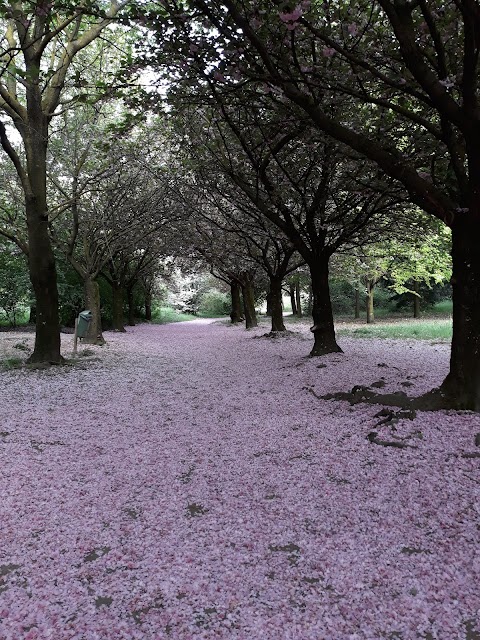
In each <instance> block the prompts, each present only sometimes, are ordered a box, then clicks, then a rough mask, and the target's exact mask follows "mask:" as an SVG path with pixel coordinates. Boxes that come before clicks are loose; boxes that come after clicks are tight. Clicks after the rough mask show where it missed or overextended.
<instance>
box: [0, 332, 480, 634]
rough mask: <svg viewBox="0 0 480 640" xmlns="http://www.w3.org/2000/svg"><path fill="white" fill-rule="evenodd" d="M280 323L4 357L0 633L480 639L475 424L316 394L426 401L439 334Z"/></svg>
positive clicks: (439, 363)
mask: <svg viewBox="0 0 480 640" xmlns="http://www.w3.org/2000/svg"><path fill="white" fill-rule="evenodd" d="M295 331H296V332H295V333H293V334H289V335H288V336H286V337H285V338H278V339H269V338H266V337H262V335H263V334H265V333H266V328H265V327H263V328H259V329H256V330H253V331H248V332H247V331H245V330H244V329H243V328H241V327H231V326H228V325H226V324H221V323H215V324H208V323H202V322H199V323H180V324H174V325H165V326H148V325H140V326H138V327H135V328H132V329H129V330H128V332H127V334H122V335H117V334H106V337H107V340H108V344H107V345H106V346H104V347H93V348H91V350H90V351H89V352H87V357H79V358H78V363H77V364H75V365H70V366H65V367H56V368H51V369H47V370H34V371H32V370H30V369H26V368H19V369H5V368H4V369H3V370H2V371H1V373H0V376H1V379H2V394H1V398H0V407H1V417H2V423H1V425H0V465H1V466H0V468H1V474H0V482H1V491H2V494H1V495H2V500H1V503H0V541H1V542H0V638H1V640H34V639H37V640H160V639H166V640H168V639H172V640H189V639H196V638H206V639H214V638H226V639H230V638H231V639H232V640H233V639H235V638H237V639H245V640H247V639H248V640H250V639H251V640H256V639H260V638H262V639H268V640H281V639H292V640H293V639H295V640H307V639H315V640H376V639H379V640H380V639H382V640H383V639H388V640H396V639H399V640H417V639H425V640H457V639H458V640H478V639H479V638H480V553H479V551H480V549H479V539H480V500H479V494H480V473H479V469H480V458H479V456H478V455H476V454H478V452H480V447H479V446H476V434H478V433H480V417H479V416H478V415H475V414H472V413H468V412H463V413H460V412H445V411H443V412H436V413H434V412H417V413H416V414H415V413H409V412H405V411H403V413H402V410H401V409H395V408H392V407H389V409H388V410H384V411H383V412H382V406H375V405H371V404H362V403H360V404H355V405H353V406H352V405H351V404H350V403H349V402H346V401H338V400H324V399H321V396H323V395H327V394H332V393H336V392H339V391H349V390H351V389H352V387H353V386H355V385H364V386H371V385H373V387H371V388H373V389H377V390H383V391H385V392H389V391H395V390H404V391H406V392H407V393H408V394H409V395H412V396H416V395H420V394H422V393H424V392H425V391H427V390H429V389H430V388H432V387H435V386H438V384H439V383H440V382H441V381H442V379H443V378H444V376H445V374H446V371H447V367H448V355H449V353H448V352H449V349H448V345H445V344H432V343H429V342H423V341H410V342H409V341H404V342H400V341H394V340H362V339H351V338H342V339H341V340H340V344H341V346H342V348H343V350H344V354H333V355H330V356H326V357H324V358H308V357H306V355H307V354H308V352H309V349H310V346H311V338H310V336H309V335H308V331H305V332H301V331H299V329H298V328H296V329H295ZM31 340H32V336H31V335H28V334H12V333H5V334H1V335H0V354H4V355H9V354H11V353H14V352H15V350H16V351H17V353H18V352H19V351H22V348H21V347H19V346H18V345H19V344H23V345H24V348H28V347H29V346H30V344H31ZM71 342H72V336H64V351H65V355H68V352H69V351H70V350H71ZM89 349H90V347H89ZM88 354H89V355H88ZM21 355H22V354H21ZM372 434H374V435H372ZM478 441H479V438H477V443H478ZM393 443H400V446H395V444H393Z"/></svg>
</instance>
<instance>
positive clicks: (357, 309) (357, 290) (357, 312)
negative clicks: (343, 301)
mask: <svg viewBox="0 0 480 640" xmlns="http://www.w3.org/2000/svg"><path fill="white" fill-rule="evenodd" d="M358 318H360V287H359V286H358V285H357V286H356V287H355V320H358Z"/></svg>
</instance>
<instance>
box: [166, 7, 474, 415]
mask: <svg viewBox="0 0 480 640" xmlns="http://www.w3.org/2000/svg"><path fill="white" fill-rule="evenodd" d="M164 4H165V5H166V6H167V7H168V8H169V9H170V10H171V12H172V13H171V15H173V16H174V17H176V16H178V7H177V6H176V3H174V2H166V3H164ZM191 6H192V7H194V8H195V9H196V10H197V11H199V12H200V13H201V14H203V20H204V22H203V24H204V25H205V26H204V28H203V30H202V29H200V30H197V31H196V32H195V29H197V26H198V24H199V23H198V22H197V21H195V25H193V22H192V20H188V17H187V18H185V19H184V21H183V23H181V24H180V28H181V29H182V33H183V35H184V37H185V39H186V40H187V39H188V40H189V41H190V45H186V47H185V51H186V53H187V55H188V49H187V46H189V47H190V50H191V48H192V45H193V48H195V47H198V51H200V52H201V54H202V55H203V56H204V58H205V59H208V60H209V62H210V63H211V64H212V72H211V73H212V78H213V79H214V80H215V81H216V82H217V83H221V84H222V85H227V86H229V87H231V88H232V89H234V88H236V87H237V86H239V85H240V84H241V83H242V81H243V82H254V83H259V84H262V85H264V86H266V87H267V88H268V89H269V90H273V91H276V92H278V93H279V95H280V96H281V99H282V100H285V101H287V102H289V103H290V104H292V105H295V106H296V107H298V108H300V109H301V110H302V112H303V113H304V114H306V115H307V116H308V118H309V119H310V121H311V122H312V123H313V124H314V126H316V127H317V128H318V129H319V130H321V131H323V132H325V133H326V134H327V135H329V136H331V137H333V138H335V139H337V140H339V141H341V142H342V143H343V144H346V145H348V146H349V147H350V148H352V149H354V150H355V151H356V152H358V153H360V154H361V155H362V156H364V157H366V158H368V159H369V160H371V161H373V162H374V163H376V164H377V165H378V166H379V167H380V168H381V170H382V171H384V172H385V173H386V174H387V175H389V176H391V177H392V178H394V179H395V180H397V181H398V182H400V183H401V184H402V185H403V186H404V188H405V189H406V190H407V192H408V194H409V198H410V200H411V201H412V202H413V203H414V204H416V205H418V206H419V207H420V208H422V209H423V210H424V211H426V212H427V213H429V214H430V215H432V216H434V217H435V218H437V219H439V220H441V221H442V222H443V223H444V224H446V225H448V226H449V227H450V228H451V230H452V243H453V246H452V258H453V276H452V286H453V324H454V329H453V339H452V350H451V361H450V372H449V374H448V376H447V378H446V379H445V381H444V382H443V384H442V385H441V396H442V397H443V398H444V402H446V403H447V404H449V405H451V406H457V407H463V408H470V409H480V303H479V300H480V254H479V252H478V250H477V244H478V238H479V235H480V186H479V176H480V144H479V140H480V115H479V110H478V82H477V79H478V65H479V51H480V44H479V39H478V31H479V30H480V11H479V8H478V5H477V3H475V2H473V0H459V1H458V2H454V3H450V4H448V5H445V6H442V7H439V6H438V4H437V3H435V2H433V1H429V0H425V1H422V2H405V1H404V0H376V1H375V2H373V3H372V2H368V3H363V2H361V3H357V2H355V3H354V2H342V3H336V2H325V3H317V2H308V1H305V2H300V3H299V4H298V5H296V6H295V7H294V8H293V9H292V7H289V8H287V7H286V6H285V5H284V4H283V3H280V2H276V1H272V2H269V3H265V4H264V5H262V8H261V11H260V10H259V7H258V6H257V4H256V3H253V2H242V3H239V2H236V1H235V0H225V2H223V1H222V2H216V1H214V2H208V3H206V2H204V1H203V0H193V1H192V3H191ZM197 15H198V14H197ZM200 24H202V23H200ZM214 33H215V34H217V35H216V36H215V43H213V42H212V41H213V39H214ZM191 55H192V54H191V53H190V56H191ZM336 102H341V103H342V104H347V105H349V107H348V109H347V110H346V111H344V112H343V113H342V112H341V111H340V112H338V111H337V112H332V110H331V106H332V104H333V103H336Z"/></svg>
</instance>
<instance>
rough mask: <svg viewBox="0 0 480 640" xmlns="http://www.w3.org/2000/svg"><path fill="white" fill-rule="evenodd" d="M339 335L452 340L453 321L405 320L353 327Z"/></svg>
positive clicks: (345, 328) (341, 330)
mask: <svg viewBox="0 0 480 640" xmlns="http://www.w3.org/2000/svg"><path fill="white" fill-rule="evenodd" d="M337 333H338V335H347V336H353V337H354V338H397V339H408V338H413V339H417V340H445V341H446V340H451V338H452V321H451V320H450V319H445V318H443V319H438V320H437V319H428V320H405V321H403V322H398V321H397V322H392V323H388V322H382V323H381V324H369V325H361V326H358V325H356V326H355V325H351V326H346V327H342V326H340V327H339V328H338V330H337Z"/></svg>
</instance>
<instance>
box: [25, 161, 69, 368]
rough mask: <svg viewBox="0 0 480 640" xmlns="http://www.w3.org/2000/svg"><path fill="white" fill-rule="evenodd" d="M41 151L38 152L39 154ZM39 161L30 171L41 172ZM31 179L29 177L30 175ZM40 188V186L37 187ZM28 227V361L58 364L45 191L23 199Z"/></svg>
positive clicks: (54, 274) (54, 286)
mask: <svg viewBox="0 0 480 640" xmlns="http://www.w3.org/2000/svg"><path fill="white" fill-rule="evenodd" d="M42 152H43V150H39V151H38V153H39V154H40V155H41V154H42ZM42 161H43V158H42V157H41V158H40V162H39V166H38V167H33V168H32V169H31V171H33V170H34V171H35V172H39V173H41V172H42V164H43V166H45V165H44V163H43V162H42ZM30 177H31V178H32V176H30ZM31 182H32V183H33V184H32V190H33V186H34V184H35V182H37V183H38V182H41V176H36V180H32V179H31ZM40 186H41V185H40ZM26 213H27V227H28V267H29V273H30V280H31V283H32V287H33V292H34V294H35V307H36V318H35V328H36V333H35V347H34V350H33V353H32V355H31V356H30V357H29V358H28V362H50V363H53V364H59V363H61V362H62V361H63V358H62V356H61V355H60V321H59V317H58V290H57V271H56V267H55V258H54V255H53V250H52V245H51V242H50V237H49V235H48V216H47V204H46V199H45V192H42V189H41V188H39V187H38V185H37V188H36V189H35V190H34V195H32V196H31V197H27V198H26Z"/></svg>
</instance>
